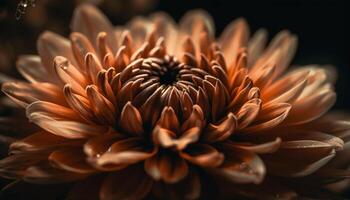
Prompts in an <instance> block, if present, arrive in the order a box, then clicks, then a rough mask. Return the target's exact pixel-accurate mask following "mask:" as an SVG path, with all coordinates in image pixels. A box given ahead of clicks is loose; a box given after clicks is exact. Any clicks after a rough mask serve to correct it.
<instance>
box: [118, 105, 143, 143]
mask: <svg viewBox="0 0 350 200" xmlns="http://www.w3.org/2000/svg"><path fill="white" fill-rule="evenodd" d="M119 124H120V126H121V127H122V129H123V130H124V131H126V132H127V133H130V134H131V135H134V136H137V135H142V134H143V132H144V130H143V122H142V117H141V114H140V112H139V111H138V110H137V109H136V108H135V107H134V106H133V105H132V104H131V102H130V101H129V102H128V103H127V104H125V106H124V107H123V110H122V112H121V114H120V121H119Z"/></svg>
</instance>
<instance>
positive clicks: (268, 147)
mask: <svg viewBox="0 0 350 200" xmlns="http://www.w3.org/2000/svg"><path fill="white" fill-rule="evenodd" d="M281 142H282V140H281V138H276V140H274V141H271V142H265V143H261V144H252V143H240V142H232V144H234V145H235V146H236V147H238V148H241V149H245V150H248V151H251V152H254V153H257V154H265V153H274V152H276V151H277V150H278V149H279V147H280V145H281Z"/></svg>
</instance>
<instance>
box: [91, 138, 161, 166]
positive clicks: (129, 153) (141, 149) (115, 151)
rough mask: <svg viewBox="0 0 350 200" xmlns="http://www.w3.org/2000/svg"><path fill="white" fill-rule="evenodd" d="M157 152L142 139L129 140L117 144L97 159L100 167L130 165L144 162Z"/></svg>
mask: <svg viewBox="0 0 350 200" xmlns="http://www.w3.org/2000/svg"><path fill="white" fill-rule="evenodd" d="M156 152H157V148H155V147H153V146H151V145H149V144H147V141H145V140H144V139H142V138H137V137H133V138H128V139H122V140H120V141H117V142H115V143H114V144H112V145H111V146H110V148H109V149H108V151H107V152H105V153H104V154H102V155H101V156H100V157H97V158H96V163H97V164H98V165H107V164H114V165H130V164H134V163H137V162H140V161H143V160H145V159H147V158H149V157H151V156H152V155H154V154H155V153H156Z"/></svg>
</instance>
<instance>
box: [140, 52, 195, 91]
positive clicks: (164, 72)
mask: <svg viewBox="0 0 350 200" xmlns="http://www.w3.org/2000/svg"><path fill="white" fill-rule="evenodd" d="M186 68H190V67H189V66H186V65H185V64H183V63H180V62H179V61H178V60H177V59H176V58H175V57H172V56H165V57H164V58H163V59H158V58H147V59H145V60H144V62H143V64H142V66H141V69H143V70H144V71H143V72H146V73H147V72H148V74H149V75H150V76H149V79H150V80H155V81H157V82H159V83H160V84H161V85H164V86H171V85H173V86H176V85H177V81H180V79H181V77H180V75H181V74H182V72H183V71H182V69H186ZM141 71H142V70H141Z"/></svg>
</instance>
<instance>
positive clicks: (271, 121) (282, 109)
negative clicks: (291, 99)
mask: <svg viewBox="0 0 350 200" xmlns="http://www.w3.org/2000/svg"><path fill="white" fill-rule="evenodd" d="M290 109H291V105H290V104H288V103H276V104H267V105H263V106H262V109H261V112H260V113H259V115H258V117H257V118H256V119H255V122H254V125H251V126H249V127H247V128H245V129H244V132H247V133H252V132H261V131H263V130H266V129H271V128H273V127H275V126H277V125H279V124H280V123H282V122H283V120H285V119H286V118H287V116H288V113H289V111H290Z"/></svg>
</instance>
